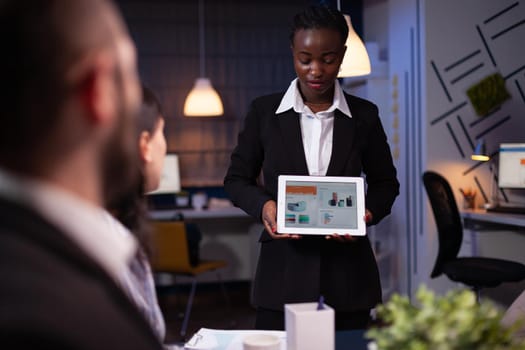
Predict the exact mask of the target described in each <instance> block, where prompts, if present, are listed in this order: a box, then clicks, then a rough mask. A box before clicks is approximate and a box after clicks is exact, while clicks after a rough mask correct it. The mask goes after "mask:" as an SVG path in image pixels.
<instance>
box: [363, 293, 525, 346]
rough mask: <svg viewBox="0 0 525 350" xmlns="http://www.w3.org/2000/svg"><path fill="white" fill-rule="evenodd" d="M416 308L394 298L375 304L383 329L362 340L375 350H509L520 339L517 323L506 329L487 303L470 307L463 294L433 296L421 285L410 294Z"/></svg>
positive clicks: (473, 299) (473, 302) (468, 295)
mask: <svg viewBox="0 0 525 350" xmlns="http://www.w3.org/2000/svg"><path fill="white" fill-rule="evenodd" d="M416 299H417V303H418V306H414V305H412V304H411V303H410V301H409V299H408V297H404V296H400V295H398V294H396V295H394V296H392V298H391V299H390V301H388V302H387V303H385V304H383V305H380V306H378V308H377V316H378V317H379V319H380V320H382V321H383V322H384V323H385V325H383V326H376V327H372V328H371V329H370V330H369V331H368V332H367V333H366V337H367V338H369V339H372V340H373V344H372V345H371V346H369V347H370V348H371V349H374V348H375V349H378V350H465V349H469V350H470V349H473V350H474V349H475V350H511V349H512V350H514V349H516V350H517V349H525V341H523V340H521V339H517V338H516V337H513V333H514V331H515V330H516V329H517V328H518V327H519V326H520V323H519V322H518V323H516V324H514V325H513V326H512V327H510V328H506V327H504V326H503V325H502V324H501V322H500V321H501V318H502V312H501V311H500V310H499V309H498V308H497V307H496V306H495V305H493V304H492V303H490V302H488V301H483V302H481V303H480V304H478V303H476V297H475V294H474V293H473V292H471V291H469V290H454V291H450V292H448V293H447V294H446V295H445V296H436V295H435V294H434V293H433V292H432V291H430V290H429V289H427V288H426V287H425V286H421V287H420V288H419V289H418V291H417V294H416Z"/></svg>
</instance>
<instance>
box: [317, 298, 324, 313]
mask: <svg viewBox="0 0 525 350" xmlns="http://www.w3.org/2000/svg"><path fill="white" fill-rule="evenodd" d="M323 309H324V297H323V296H322V295H321V296H319V302H318V303H317V310H323Z"/></svg>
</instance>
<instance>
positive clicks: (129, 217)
mask: <svg viewBox="0 0 525 350" xmlns="http://www.w3.org/2000/svg"><path fill="white" fill-rule="evenodd" d="M160 118H162V108H161V105H160V102H159V100H158V98H157V96H155V94H154V93H153V91H151V90H150V89H149V88H148V87H146V86H144V85H142V106H141V109H140V115H139V116H138V119H137V128H136V138H135V140H136V142H137V147H139V138H140V135H141V134H142V133H143V132H144V131H147V132H149V133H150V134H152V133H153V132H154V131H155V128H156V126H157V125H158V122H159V120H160ZM137 155H138V156H140V152H137ZM138 164H140V167H139V168H138V169H137V171H138V172H139V173H140V178H139V181H138V182H137V184H136V186H135V190H134V191H130V192H129V193H127V194H125V195H124V196H121V197H120V198H118V199H117V200H115V201H114V202H112V203H109V204H108V210H109V211H110V212H111V213H112V214H113V215H114V216H115V217H116V218H117V219H118V220H119V221H120V222H121V223H122V224H123V225H124V226H126V228H128V229H129V230H130V231H131V233H133V235H135V237H136V238H137V240H138V241H139V244H140V245H141V248H142V250H143V252H144V253H146V255H147V256H150V255H151V242H150V233H151V229H150V225H149V224H148V220H147V217H148V215H147V205H146V199H145V197H144V191H145V181H146V179H145V177H144V170H143V168H142V162H141V161H139V162H138Z"/></svg>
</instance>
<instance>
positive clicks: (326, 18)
mask: <svg viewBox="0 0 525 350" xmlns="http://www.w3.org/2000/svg"><path fill="white" fill-rule="evenodd" d="M321 28H325V29H333V30H335V31H336V32H338V33H339V34H340V35H341V40H342V42H343V44H344V43H345V42H346V38H347V37H348V25H347V24H346V20H345V17H344V16H343V14H342V13H341V12H340V11H338V10H336V9H334V8H332V7H329V6H326V5H321V6H310V7H308V8H306V9H305V10H303V11H302V12H299V13H298V14H296V15H295V17H294V19H293V22H292V30H291V32H290V42H291V44H292V45H293V39H294V36H295V33H296V32H297V31H298V30H301V29H321Z"/></svg>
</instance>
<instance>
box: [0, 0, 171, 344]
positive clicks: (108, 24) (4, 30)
mask: <svg viewBox="0 0 525 350" xmlns="http://www.w3.org/2000/svg"><path fill="white" fill-rule="evenodd" d="M0 41H1V42H2V47H3V50H2V55H0V71H1V72H2V73H1V78H2V79H0V86H1V87H0V89H1V91H0V106H1V107H0V122H1V127H0V348H2V349H4V348H5V349H7V348H13V349H15V348H16V349H26V348H32V349H35V348H37V347H38V348H51V347H52V348H57V349H98V350H100V349H160V348H161V347H160V344H159V342H158V340H157V337H156V336H155V334H154V333H153V331H152V330H151V327H149V325H148V324H147V323H146V321H145V320H144V318H143V317H142V316H141V314H140V313H139V312H138V311H137V309H136V308H135V307H134V305H133V304H132V302H131V301H130V300H129V298H127V297H126V295H125V294H124V293H123V291H122V290H121V289H120V288H119V287H118V286H117V283H116V279H117V276H119V274H120V273H121V271H122V270H123V269H126V268H127V266H128V265H127V264H128V261H129V259H130V258H131V257H132V256H134V254H135V252H136V242H135V240H133V239H131V238H130V239H125V237H117V236H112V235H108V234H107V232H108V230H109V228H108V227H107V221H106V220H104V217H105V216H104V215H105V213H104V211H103V210H102V207H103V206H104V204H105V203H106V202H107V201H108V200H110V199H111V198H112V197H113V196H119V195H121V194H122V193H123V191H129V190H130V189H131V188H134V186H135V183H136V181H137V179H136V178H135V176H133V175H130V174H136V171H133V169H135V168H136V165H135V164H134V163H133V162H134V161H135V159H137V157H136V155H135V154H134V152H135V149H136V147H135V140H134V135H133V128H134V123H135V120H134V118H135V114H136V113H137V111H138V108H139V106H140V102H141V100H140V86H139V83H138V79H137V73H136V63H135V48H134V46H133V44H132V42H131V41H130V39H129V35H128V33H127V31H126V29H125V26H124V24H123V23H122V20H121V18H120V16H119V14H118V12H117V11H116V9H115V8H114V6H113V5H112V4H111V3H110V2H109V1H105V0H75V1H71V0H34V1H31V2H26V1H16V0H12V1H11V0H7V1H4V0H0Z"/></svg>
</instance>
